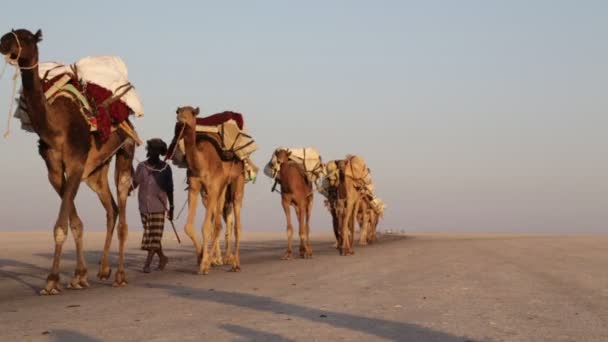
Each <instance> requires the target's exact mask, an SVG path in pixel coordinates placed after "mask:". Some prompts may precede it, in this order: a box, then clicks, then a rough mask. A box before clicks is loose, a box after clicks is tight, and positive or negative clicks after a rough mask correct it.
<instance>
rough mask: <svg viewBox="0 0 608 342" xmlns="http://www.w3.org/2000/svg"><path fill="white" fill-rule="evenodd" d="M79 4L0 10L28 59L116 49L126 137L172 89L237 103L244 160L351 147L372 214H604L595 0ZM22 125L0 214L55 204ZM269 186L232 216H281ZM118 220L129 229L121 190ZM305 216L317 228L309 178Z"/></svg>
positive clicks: (467, 217)
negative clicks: (24, 36)
mask: <svg viewBox="0 0 608 342" xmlns="http://www.w3.org/2000/svg"><path fill="white" fill-rule="evenodd" d="M85 3H86V2H82V1H72V2H70V1H53V2H46V1H45V2H43V1H40V4H38V5H36V6H33V5H28V8H27V9H25V8H23V7H24V6H23V4H21V3H18V2H8V3H6V4H4V5H3V8H2V12H1V13H0V23H2V24H1V26H2V30H3V31H8V30H10V29H11V28H27V29H30V30H36V29H38V28H41V29H42V30H43V33H44V41H43V42H42V43H41V45H40V55H41V60H43V61H49V60H56V61H63V62H66V63H71V62H73V61H75V60H76V59H78V58H80V57H83V56H86V55H97V54H114V55H118V56H121V57H122V58H123V59H124V60H125V62H126V63H127V65H128V67H129V75H130V79H131V82H132V83H133V84H134V85H135V86H136V88H137V90H138V92H139V94H140V96H141V98H142V100H143V103H144V106H145V112H146V115H145V117H144V118H142V119H138V120H136V121H135V125H136V126H137V130H138V132H139V134H140V135H141V136H142V137H144V138H151V137H157V136H158V137H162V138H163V139H165V140H169V139H170V138H171V133H172V128H173V124H174V120H175V117H174V113H175V108H176V107H177V106H180V105H197V106H200V107H201V109H202V112H203V113H204V114H213V113H216V112H219V111H223V110H234V111H239V112H242V113H243V114H244V115H245V118H246V120H247V123H248V126H249V129H250V131H251V133H252V134H253V135H254V137H255V138H256V140H257V142H258V144H259V146H260V149H259V150H258V151H257V152H256V154H255V155H254V157H253V158H254V160H255V161H256V162H257V164H258V165H260V166H262V165H263V164H264V163H265V162H267V160H268V159H269V157H270V154H271V152H272V150H273V149H274V148H275V147H276V146H278V145H289V146H303V145H306V146H308V145H312V146H316V147H317V148H319V149H320V151H321V152H322V155H323V157H324V159H326V160H329V159H335V158H341V157H343V156H344V155H345V154H347V153H356V154H360V155H362V156H363V157H364V158H365V159H366V161H367V162H368V164H369V167H370V168H371V169H372V173H373V177H374V180H375V183H376V188H377V191H378V194H379V196H381V197H382V198H384V199H385V200H386V202H387V204H388V206H389V207H388V209H387V212H386V217H385V220H384V221H383V222H382V224H381V228H393V229H405V230H407V231H450V232H457V231H485V232H532V233H546V232H571V233H575V232H602V233H606V232H608V210H607V208H608V159H607V157H608V133H607V132H608V116H607V114H608V90H607V89H608V43H607V40H606V38H607V37H608V20H607V18H608V2H605V1H418V2H413V1H305V2H304V1H301V2H296V1H256V2H253V1H221V2H220V1H212V2H210V1H192V2H181V1H171V2H159V4H149V3H145V5H144V2H139V1H138V2H135V1H132V2H127V1H103V2H93V3H91V4H87V5H84V4H85ZM11 73H12V70H7V74H6V75H5V76H4V78H3V79H2V80H1V81H0V113H4V114H2V116H1V118H2V120H1V121H0V123H1V127H2V129H4V128H5V125H6V123H5V121H6V114H5V113H6V111H7V109H8V98H9V95H10V75H11ZM3 108H4V109H3ZM13 124H14V127H17V126H18V123H17V122H16V121H15V122H13ZM36 140H37V137H36V136H35V135H32V134H27V133H25V132H22V131H20V130H19V129H14V130H13V134H12V135H11V137H10V139H9V140H5V141H1V142H0V155H2V157H3V162H2V165H3V167H2V168H1V169H0V179H1V180H0V189H1V193H0V196H1V200H2V206H1V207H0V213H1V214H2V218H3V223H2V225H1V226H0V230H26V229H27V230H49V231H50V230H51V228H52V225H53V223H54V222H55V219H56V214H57V210H58V204H59V199H58V197H57V196H56V194H55V193H54V192H53V191H52V189H51V186H50V185H49V184H48V182H47V178H46V170H45V168H44V164H43V162H42V160H41V159H40V157H39V156H38V154H37V151H36ZM144 155H145V152H144V150H143V148H140V149H139V150H138V157H139V158H140V159H143V158H144ZM183 179H184V172H183V170H176V171H175V181H176V183H177V184H182V180H183ZM184 187H185V186H183V187H182V186H181V185H180V186H178V187H177V189H178V192H177V194H176V196H177V203H178V204H177V205H178V206H181V204H182V203H183V201H184V199H185V192H183V191H181V189H183V188H184ZM270 187H271V182H270V180H268V179H267V178H265V176H263V175H262V176H261V177H260V178H259V180H258V182H257V183H256V184H254V185H248V186H247V189H246V196H245V208H244V229H245V230H251V231H260V230H283V229H284V226H285V223H284V217H283V213H282V210H281V207H280V200H279V196H278V195H277V194H271V193H270ZM77 205H78V206H79V212H80V214H81V217H82V218H83V220H84V222H85V225H86V229H92V230H93V229H94V230H98V229H102V228H103V227H104V223H103V222H104V214H103V210H102V208H101V206H100V205H98V201H97V198H96V196H95V195H94V194H93V193H92V192H91V191H90V190H89V189H88V188H86V187H85V186H83V187H82V188H81V192H80V194H79V196H78V199H77ZM201 217H202V211H199V215H198V220H197V221H199V222H200V218H201ZM184 219H185V216H182V218H180V220H179V221H178V222H177V225H178V226H179V227H182V226H183V223H184ZM129 220H130V226H131V228H132V230H134V231H139V230H140V229H141V228H140V223H139V216H138V211H137V202H136V200H135V198H134V197H131V199H130V201H129ZM312 229H313V230H315V231H325V232H330V230H331V228H330V220H329V215H328V213H327V211H326V210H325V208H323V206H322V201H321V196H320V195H317V200H316V207H315V210H314V214H313V226H312Z"/></svg>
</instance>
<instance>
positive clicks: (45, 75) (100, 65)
mask: <svg viewBox="0 0 608 342" xmlns="http://www.w3.org/2000/svg"><path fill="white" fill-rule="evenodd" d="M39 74H40V79H41V81H42V87H43V89H42V90H43V92H44V95H45V97H46V99H47V101H48V102H49V103H52V102H53V101H55V100H56V99H58V98H59V97H69V98H71V99H73V100H75V101H76V102H77V103H79V105H80V112H81V114H82V116H83V117H84V118H85V119H86V120H87V122H88V124H89V127H90V131H91V132H95V133H96V134H97V136H98V137H99V140H100V142H101V143H103V142H105V141H106V140H107V139H108V137H109V136H110V133H111V132H112V131H113V130H115V129H117V128H120V129H122V130H123V131H125V133H126V134H127V135H129V136H130V137H131V138H132V139H133V140H135V142H137V143H140V140H139V138H138V137H137V134H136V133H135V131H134V130H133V128H132V125H130V123H129V115H131V114H134V115H135V116H136V117H141V116H143V114H144V111H143V106H142V104H141V101H140V99H139V96H138V95H137V93H136V91H135V89H134V87H133V85H131V83H130V82H129V79H128V72H127V66H126V65H125V63H124V62H123V61H122V59H121V58H120V57H117V56H91V57H84V58H82V59H80V60H78V61H77V62H76V63H74V64H72V65H64V64H60V63H55V62H49V63H40V65H39ZM27 111H28V109H27V106H26V103H25V101H24V99H23V95H21V96H20V97H19V100H18V107H17V110H16V111H15V114H14V116H15V117H16V118H18V119H20V120H21V128H23V129H24V130H26V131H29V132H33V129H32V127H31V122H30V119H29V115H28V112H27Z"/></svg>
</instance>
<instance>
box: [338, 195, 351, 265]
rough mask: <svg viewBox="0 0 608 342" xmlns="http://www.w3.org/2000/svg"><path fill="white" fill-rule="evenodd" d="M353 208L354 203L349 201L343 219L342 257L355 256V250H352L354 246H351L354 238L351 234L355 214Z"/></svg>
mask: <svg viewBox="0 0 608 342" xmlns="http://www.w3.org/2000/svg"><path fill="white" fill-rule="evenodd" d="M353 207H354V203H353V202H352V201H349V200H347V201H346V206H345V208H344V215H343V218H342V222H341V225H342V229H341V230H342V233H341V236H342V248H341V249H340V255H351V254H354V252H353V250H352V245H351V241H352V236H350V235H351V234H350V233H351V229H350V223H351V220H352V219H353V218H352V214H353Z"/></svg>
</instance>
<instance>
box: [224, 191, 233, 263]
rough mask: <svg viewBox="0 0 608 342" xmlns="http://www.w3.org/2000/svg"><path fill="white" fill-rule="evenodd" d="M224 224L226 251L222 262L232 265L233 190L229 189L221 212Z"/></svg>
mask: <svg viewBox="0 0 608 342" xmlns="http://www.w3.org/2000/svg"><path fill="white" fill-rule="evenodd" d="M222 215H223V217H224V222H225V223H226V234H225V236H224V244H225V248H226V251H225V253H226V254H224V262H225V263H226V264H232V262H233V261H234V254H232V234H233V231H234V190H233V188H232V187H230V192H227V193H226V201H225V203H224V210H223V212H222Z"/></svg>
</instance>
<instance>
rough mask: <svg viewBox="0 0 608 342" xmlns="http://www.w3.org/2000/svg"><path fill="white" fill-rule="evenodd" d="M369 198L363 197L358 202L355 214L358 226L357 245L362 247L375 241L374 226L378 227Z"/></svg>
mask: <svg viewBox="0 0 608 342" xmlns="http://www.w3.org/2000/svg"><path fill="white" fill-rule="evenodd" d="M371 200H372V199H371V197H370V196H368V195H364V196H362V198H361V201H360V202H359V211H358V212H357V223H358V224H359V229H360V234H359V245H361V246H364V245H367V244H370V243H374V242H375V241H376V226H377V225H378V215H377V214H376V211H375V210H374V209H373V208H372V205H371Z"/></svg>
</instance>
